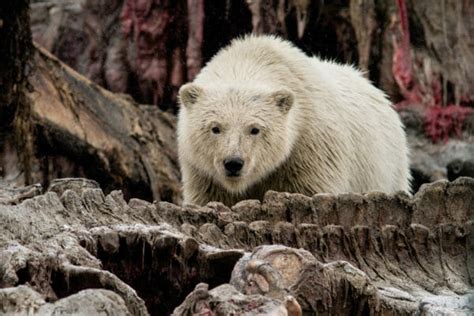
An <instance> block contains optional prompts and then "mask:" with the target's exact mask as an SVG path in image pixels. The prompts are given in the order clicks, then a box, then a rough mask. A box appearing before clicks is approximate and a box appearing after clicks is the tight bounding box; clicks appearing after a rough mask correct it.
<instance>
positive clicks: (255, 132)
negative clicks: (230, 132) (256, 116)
mask: <svg viewBox="0 0 474 316" xmlns="http://www.w3.org/2000/svg"><path fill="white" fill-rule="evenodd" d="M258 133H260V130H259V129H258V128H256V127H254V128H252V129H251V130H250V134H252V135H257V134H258Z"/></svg>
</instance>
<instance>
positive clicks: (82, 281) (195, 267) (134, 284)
mask: <svg viewBox="0 0 474 316" xmlns="http://www.w3.org/2000/svg"><path fill="white" fill-rule="evenodd" d="M17 200H18V199H17ZM5 203H6V204H5ZM3 204H4V205H1V204H0V225H1V226H0V258H1V259H0V260H1V264H0V287H2V288H5V287H14V286H18V285H27V286H29V287H31V288H32V289H34V290H35V291H37V292H38V293H39V294H40V295H41V298H42V299H48V300H50V301H55V300H57V299H59V298H64V297H69V296H70V295H73V294H75V293H77V292H78V291H80V290H84V289H87V288H91V287H93V288H105V289H108V290H112V291H113V292H115V293H117V294H118V295H119V296H120V297H121V298H122V299H123V301H124V302H125V305H126V306H127V308H128V310H129V311H130V312H132V313H137V314H139V313H145V312H144V309H143V306H144V305H143V301H144V302H145V303H146V306H147V310H148V312H149V313H151V314H155V315H156V314H159V315H162V314H168V313H171V312H172V311H173V309H174V308H175V307H176V306H178V305H179V304H180V303H181V302H182V301H183V300H184V299H185V297H186V295H188V294H189V293H190V292H191V291H192V290H193V288H194V287H195V286H196V285H197V284H198V283H200V282H205V283H208V284H209V288H213V287H216V286H218V285H221V284H225V283H228V282H231V284H232V286H233V289H232V287H229V286H227V287H225V291H226V293H228V295H227V294H226V295H227V296H225V298H224V299H222V297H221V298H219V293H221V292H220V291H221V290H223V289H224V288H218V289H216V290H215V291H213V290H210V291H208V294H209V295H207V296H206V297H207V298H203V297H201V296H199V295H191V296H190V297H189V298H188V299H187V300H186V303H185V304H184V305H183V306H182V307H181V309H178V310H176V312H179V311H183V310H184V311H188V310H189V308H195V307H196V306H198V307H196V309H195V310H196V311H199V310H201V311H204V310H203V309H202V308H203V306H204V307H205V308H208V309H210V310H211V311H218V310H220V311H223V310H225V306H231V305H225V304H226V302H230V300H233V301H234V302H237V301H236V299H237V298H239V300H238V301H241V302H260V303H262V302H267V303H268V304H270V305H268V306H269V308H270V309H273V308H276V307H278V308H281V307H282V306H287V308H290V309H292V310H294V309H296V310H298V308H297V306H300V307H301V308H302V311H303V312H313V313H314V312H317V313H318V314H319V313H321V314H327V315H329V314H331V315H334V314H344V313H357V312H358V311H372V312H373V313H374V314H380V315H382V314H383V315H386V314H400V313H406V314H412V313H414V312H417V311H420V310H422V311H423V312H426V313H435V312H460V313H461V312H464V313H469V312H472V309H473V307H472V306H469V303H468V302H469V300H472V295H473V284H474V280H473V279H472V276H473V275H474V270H473V267H474V265H473V263H474V261H473V260H474V253H473V251H472V245H473V237H474V235H473V224H474V222H473V220H474V213H473V211H474V180H473V179H471V178H460V179H458V180H456V181H454V182H446V181H440V182H436V183H434V184H431V185H426V186H424V187H423V188H422V189H421V190H420V192H418V193H417V194H416V195H415V196H414V197H409V196H407V195H405V194H399V195H394V196H387V195H385V194H383V193H376V192H373V193H368V194H365V195H360V194H343V195H339V196H334V195H328V194H317V195H315V196H313V197H306V196H303V195H300V194H288V193H276V192H269V193H268V194H267V195H266V197H265V199H264V201H263V202H258V201H242V202H240V203H239V204H237V205H235V206H234V207H232V208H227V207H225V206H224V205H222V204H220V203H209V204H208V205H207V206H205V207H199V208H197V207H191V206H189V207H180V206H177V205H174V204H171V203H167V202H157V203H153V204H152V203H149V202H146V201H143V200H139V199H131V200H130V201H129V202H128V203H127V202H125V200H124V199H123V195H122V194H121V193H120V192H119V191H113V192H111V193H110V194H108V195H104V194H103V193H102V191H101V190H100V189H99V188H98V187H97V186H96V185H94V183H93V182H91V181H87V180H79V179H77V180H74V179H64V180H58V181H56V183H55V184H54V185H52V186H51V188H49V189H48V190H47V191H46V193H45V194H43V195H37V196H35V197H33V198H29V199H26V200H24V201H22V202H16V201H14V200H10V201H9V202H3ZM264 244H274V245H277V244H280V245H284V246H285V247H284V246H268V247H267V246H264V247H260V248H256V249H254V248H255V247H258V246H261V245H264ZM287 247H290V248H287ZM293 248H294V249H293ZM297 248H301V249H304V250H297ZM252 251H253V253H250V252H252ZM240 258H242V259H241V261H240V262H239V263H238V264H237V265H236V263H237V262H238V260H239V259H240ZM234 266H235V267H234ZM104 270H107V271H108V272H106V271H104ZM232 271H233V272H232ZM231 274H232V277H231ZM115 276H116V277H118V278H116V277H115ZM120 280H121V281H120ZM132 288H133V289H134V290H135V291H136V292H135V291H134V290H133V289H132ZM197 290H198V289H197ZM206 291H207V290H206ZM198 292H199V291H198ZM201 292H202V291H201ZM135 293H136V294H135ZM206 293H207V292H206ZM222 293H223V292H222ZM239 293H240V294H239ZM252 293H253V294H255V295H257V296H258V295H263V296H262V297H261V298H259V297H253V298H252V297H248V295H249V294H252ZM287 296H291V297H293V298H294V299H296V303H297V304H293V303H291V302H292V301H291V298H290V297H287ZM196 300H199V301H201V303H197V302H196ZM211 301H212V302H220V303H219V304H218V305H219V306H217V305H213V304H211V305H209V304H208V303H209V302H211ZM206 302H207V303H206ZM267 303H265V304H267ZM239 304H240V303H236V304H235V305H232V306H234V307H235V308H244V307H242V305H240V307H238V306H239ZM262 304H263V303H262ZM40 305H41V304H39V305H38V307H39V306H40ZM244 305H245V304H244ZM199 306H200V307H199ZM212 306H213V307H212ZM262 306H263V305H262ZM271 306H273V307H271ZM38 307H35V308H38ZM35 308H33V309H34V310H36V309H35ZM213 308H214V309H213ZM237 310H239V309H237ZM240 310H242V309H240ZM268 310H269V309H268ZM295 315H297V314H295Z"/></svg>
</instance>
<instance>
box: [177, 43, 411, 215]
mask: <svg viewBox="0 0 474 316" xmlns="http://www.w3.org/2000/svg"><path fill="white" fill-rule="evenodd" d="M179 98H180V112H179V115H178V153H179V163H180V166H181V172H182V181H183V195H184V196H183V197H184V203H185V204H188V203H189V204H197V205H204V204H206V203H207V202H209V201H220V202H222V203H224V204H226V205H229V206H231V205H233V204H235V203H236V202H238V201H240V200H242V199H261V198H262V197H263V195H264V193H265V192H266V191H267V190H275V191H285V192H298V193H303V194H306V195H313V194H315V193H321V192H328V193H342V192H365V191H371V190H377V191H383V192H386V193H393V192H395V191H399V190H403V191H409V181H410V173H409V157H408V154H409V152H408V147H407V141H406V135H405V132H404V129H403V124H402V123H401V121H400V118H399V116H398V114H397V113H396V112H395V110H394V109H393V108H392V107H391V103H390V102H389V100H388V99H387V97H386V96H385V94H384V93H383V92H382V91H380V90H379V89H377V88H376V87H374V86H373V85H372V84H371V83H370V82H369V81H368V80H367V79H366V78H364V77H363V76H362V74H361V73H360V72H359V71H358V70H356V69H354V68H353V67H352V66H347V65H340V64H337V63H335V62H331V61H323V60H320V59H319V58H317V57H309V56H307V55H305V54H304V53H303V52H302V51H301V50H300V49H298V48H296V47H295V46H293V45H292V44H291V43H290V42H287V41H284V40H282V39H280V38H277V37H275V36H255V35H251V36H247V37H244V38H241V39H236V40H234V41H233V42H232V43H231V44H230V45H229V46H228V47H226V48H224V49H222V50H221V51H220V52H218V53H217V54H216V55H215V56H214V57H213V58H212V59H211V60H210V61H209V63H208V64H207V65H206V66H205V67H204V68H203V69H202V70H201V72H200V73H199V74H198V76H197V77H196V79H195V80H194V81H193V82H192V83H188V84H185V85H183V86H182V87H181V89H180V91H179Z"/></svg>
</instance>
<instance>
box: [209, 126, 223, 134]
mask: <svg viewBox="0 0 474 316" xmlns="http://www.w3.org/2000/svg"><path fill="white" fill-rule="evenodd" d="M211 131H212V133H213V134H220V133H221V129H220V128H219V127H217V126H214V127H213V128H211Z"/></svg>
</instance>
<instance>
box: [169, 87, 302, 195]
mask: <svg viewBox="0 0 474 316" xmlns="http://www.w3.org/2000/svg"><path fill="white" fill-rule="evenodd" d="M179 96H180V102H181V110H180V114H179V122H178V143H179V147H180V148H179V152H180V159H181V160H186V162H187V163H189V164H191V165H192V166H193V167H194V168H195V169H197V170H199V171H200V172H202V173H204V174H205V175H206V176H208V177H211V178H212V179H214V181H215V182H217V183H220V184H221V185H222V186H223V187H224V188H225V189H226V190H228V191H230V192H233V193H243V192H245V190H247V189H248V188H249V187H250V186H252V185H253V184H255V183H257V182H258V181H259V180H261V179H263V178H264V177H265V176H267V175H268V174H269V173H270V172H272V171H274V170H275V169H276V168H277V167H278V166H279V165H280V164H281V163H282V162H283V161H284V160H285V159H286V158H287V157H288V155H289V154H290V151H291V142H290V137H289V131H288V116H289V111H290V108H291V106H292V104H293V94H292V93H291V92H289V91H286V90H277V91H268V90H266V89H265V90H264V89H258V88H255V87H245V88H243V87H241V88H235V87H213V88H202V87H199V86H196V85H195V84H186V85H184V86H183V87H182V88H181V89H180V92H179Z"/></svg>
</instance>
